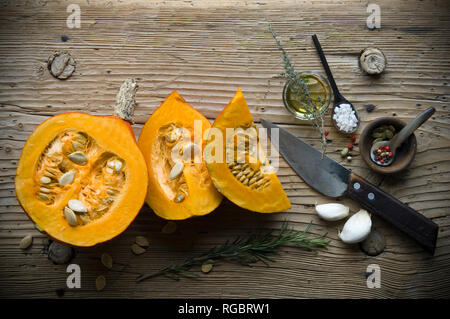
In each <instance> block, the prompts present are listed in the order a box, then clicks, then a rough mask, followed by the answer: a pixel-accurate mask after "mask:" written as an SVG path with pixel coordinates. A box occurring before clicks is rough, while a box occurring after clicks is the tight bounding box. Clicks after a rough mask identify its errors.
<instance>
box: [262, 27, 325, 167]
mask: <svg viewBox="0 0 450 319" xmlns="http://www.w3.org/2000/svg"><path fill="white" fill-rule="evenodd" d="M268 26H269V31H270V33H271V34H272V37H273V38H274V40H275V42H276V44H277V47H278V49H279V50H280V51H281V54H282V59H283V66H284V72H283V73H281V76H282V77H284V78H286V79H287V80H288V81H289V83H292V84H290V86H289V87H290V89H291V90H292V91H293V92H294V93H295V94H294V95H293V98H294V99H296V100H297V102H298V103H299V104H300V105H302V107H303V108H304V110H305V113H306V115H307V118H308V120H309V121H310V122H311V124H312V125H313V127H314V128H315V129H316V130H317V131H318V132H319V134H320V144H321V148H322V158H323V155H324V154H325V151H326V147H327V139H326V136H325V129H324V116H323V115H324V112H321V110H320V109H319V108H318V107H317V104H316V103H314V101H313V100H312V98H311V95H310V93H309V89H308V85H307V84H306V83H305V81H303V79H302V78H301V77H300V75H299V74H298V73H297V72H296V71H295V68H294V65H293V64H292V62H291V60H290V58H289V56H288V54H287V52H286V50H284V48H283V46H282V45H281V42H280V40H278V38H277V34H276V33H275V31H273V28H272V24H271V23H269V25H268ZM319 103H320V104H322V103H323V101H322V100H321V99H320V97H319Z"/></svg>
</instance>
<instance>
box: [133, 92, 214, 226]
mask: <svg viewBox="0 0 450 319" xmlns="http://www.w3.org/2000/svg"><path fill="white" fill-rule="evenodd" d="M210 127H211V124H210V123H209V121H208V119H206V118H205V117H204V116H203V115H202V114H201V113H199V112H198V111H196V110H195V109H194V108H193V107H192V106H190V105H189V104H188V103H186V101H185V100H184V99H183V98H182V97H181V96H180V95H179V94H178V93H177V92H175V91H174V92H173V93H172V94H170V96H169V97H168V98H167V99H166V100H165V101H164V102H163V103H162V104H161V106H160V107H159V108H158V109H156V110H155V112H153V114H152V115H151V116H150V118H149V119H148V120H147V122H146V123H145V125H144V127H143V129H142V132H141V134H140V136H139V139H138V144H139V147H140V148H141V150H142V153H143V154H144V158H145V161H146V162H147V168H148V193H147V204H148V205H149V206H150V207H151V208H152V209H153V211H154V212H155V213H156V214H157V215H158V216H160V217H162V218H165V219H169V220H178V219H186V218H189V217H193V216H201V215H205V214H208V213H210V212H212V211H213V210H214V209H216V208H217V206H219V204H220V202H221V201H222V195H220V193H218V192H217V190H216V189H215V188H214V185H213V183H212V181H211V178H210V177H209V173H208V170H207V168H206V165H205V162H204V160H203V156H202V152H203V149H204V147H205V143H206V141H205V140H204V139H203V133H204V132H205V130H207V129H209V128H210ZM194 132H195V134H196V135H195V136H194Z"/></svg>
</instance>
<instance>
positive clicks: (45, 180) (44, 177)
mask: <svg viewBox="0 0 450 319" xmlns="http://www.w3.org/2000/svg"><path fill="white" fill-rule="evenodd" d="M51 181H52V180H51V178H50V177H47V176H42V177H41V183H42V184H49V183H50V182H51Z"/></svg>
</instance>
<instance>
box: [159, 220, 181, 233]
mask: <svg viewBox="0 0 450 319" xmlns="http://www.w3.org/2000/svg"><path fill="white" fill-rule="evenodd" d="M176 230H177V224H175V223H174V222H168V223H167V224H165V225H164V227H163V228H162V229H161V232H162V233H163V234H173V233H174V232H175V231H176Z"/></svg>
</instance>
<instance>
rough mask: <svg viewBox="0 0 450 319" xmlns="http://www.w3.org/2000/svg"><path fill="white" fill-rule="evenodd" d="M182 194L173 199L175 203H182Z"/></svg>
mask: <svg viewBox="0 0 450 319" xmlns="http://www.w3.org/2000/svg"><path fill="white" fill-rule="evenodd" d="M184 198H185V197H184V194H178V195H177V196H176V197H175V203H181V202H182V201H184Z"/></svg>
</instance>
